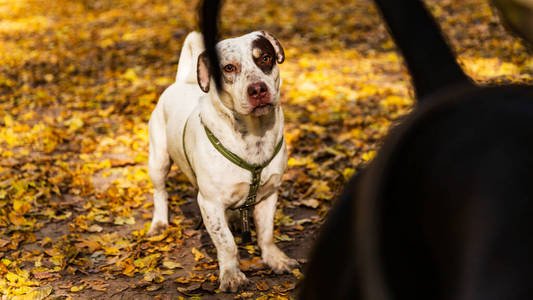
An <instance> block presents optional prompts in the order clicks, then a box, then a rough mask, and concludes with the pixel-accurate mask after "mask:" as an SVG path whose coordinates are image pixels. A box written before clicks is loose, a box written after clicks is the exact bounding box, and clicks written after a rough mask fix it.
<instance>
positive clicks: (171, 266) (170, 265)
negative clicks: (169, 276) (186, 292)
mask: <svg viewBox="0 0 533 300" xmlns="http://www.w3.org/2000/svg"><path fill="white" fill-rule="evenodd" d="M163 267H165V268H167V269H170V270H173V269H176V268H180V269H182V268H183V266H182V265H181V264H180V263H178V262H174V261H171V260H165V261H163Z"/></svg>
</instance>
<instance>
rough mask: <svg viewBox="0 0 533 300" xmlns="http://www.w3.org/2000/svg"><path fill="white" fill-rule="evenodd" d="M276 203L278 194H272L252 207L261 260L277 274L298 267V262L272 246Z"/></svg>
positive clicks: (274, 245)
mask: <svg viewBox="0 0 533 300" xmlns="http://www.w3.org/2000/svg"><path fill="white" fill-rule="evenodd" d="M277 201H278V193H274V194H272V195H270V196H269V197H268V198H267V199H265V200H263V201H261V202H259V203H257V204H256V205H255V207H254V220H255V227H256V229H257V243H258V244H259V247H260V248H261V259H263V261H264V262H265V263H266V264H267V265H268V266H269V267H270V268H272V270H274V272H276V273H278V274H279V273H283V272H287V271H290V270H291V269H292V268H293V267H296V266H297V265H298V262H297V261H296V260H295V259H292V258H290V257H288V256H287V255H285V253H283V251H281V250H280V249H279V248H278V246H276V244H274V232H273V230H274V213H275V212H276V203H277Z"/></svg>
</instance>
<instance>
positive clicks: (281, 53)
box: [261, 31, 285, 64]
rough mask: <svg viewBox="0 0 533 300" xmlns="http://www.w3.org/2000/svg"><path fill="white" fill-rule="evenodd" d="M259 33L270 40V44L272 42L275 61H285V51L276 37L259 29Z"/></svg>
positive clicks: (279, 62)
mask: <svg viewBox="0 0 533 300" xmlns="http://www.w3.org/2000/svg"><path fill="white" fill-rule="evenodd" d="M261 34H262V35H263V36H264V37H265V38H266V39H267V40H268V41H269V42H270V44H272V47H274V50H275V51H276V56H277V57H276V61H277V62H278V64H281V63H283V61H285V51H283V47H282V46H281V44H280V43H279V41H278V39H277V38H276V37H275V36H274V35H272V34H271V33H270V32H267V31H261Z"/></svg>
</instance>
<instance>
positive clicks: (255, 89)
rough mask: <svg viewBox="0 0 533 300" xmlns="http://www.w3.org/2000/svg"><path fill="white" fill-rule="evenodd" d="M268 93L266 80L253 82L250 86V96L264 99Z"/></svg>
mask: <svg viewBox="0 0 533 300" xmlns="http://www.w3.org/2000/svg"><path fill="white" fill-rule="evenodd" d="M267 94H268V88H267V86H266V84H265V83H264V82H256V83H252V84H250V85H249V86H248V96H250V97H251V98H253V99H262V98H264V97H266V96H267Z"/></svg>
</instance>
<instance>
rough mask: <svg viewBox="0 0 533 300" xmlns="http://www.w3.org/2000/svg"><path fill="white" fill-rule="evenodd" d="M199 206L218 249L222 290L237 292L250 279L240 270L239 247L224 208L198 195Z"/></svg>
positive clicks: (218, 203)
mask: <svg viewBox="0 0 533 300" xmlns="http://www.w3.org/2000/svg"><path fill="white" fill-rule="evenodd" d="M198 206H200V211H201V212H202V218H203V220H204V224H205V227H206V228H207V232H209V236H211V240H212V241H213V243H214V244H215V247H216V248H217V257H218V265H219V269H220V277H219V278H220V287H219V288H220V290H222V291H227V290H231V291H232V292H236V291H237V290H238V289H239V286H241V285H244V284H246V283H248V279H246V276H245V275H244V273H243V272H241V270H240V269H239V258H238V254H239V253H238V252H237V245H235V240H234V239H233V235H232V234H231V231H230V229H229V227H228V223H227V221H226V217H225V210H224V207H223V206H222V205H221V203H220V202H218V201H216V200H215V201H213V200H211V199H204V198H203V196H202V194H201V193H198Z"/></svg>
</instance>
